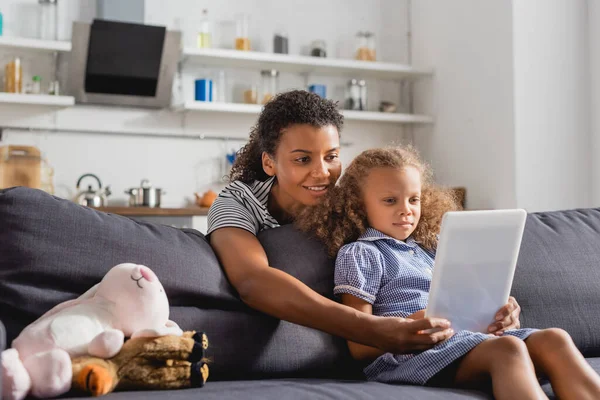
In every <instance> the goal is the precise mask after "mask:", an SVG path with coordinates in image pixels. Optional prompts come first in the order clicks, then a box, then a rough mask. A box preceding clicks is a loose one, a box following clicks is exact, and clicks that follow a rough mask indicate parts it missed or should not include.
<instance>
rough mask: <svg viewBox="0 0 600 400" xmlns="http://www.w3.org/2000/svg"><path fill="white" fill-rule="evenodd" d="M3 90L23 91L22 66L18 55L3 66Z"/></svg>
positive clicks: (9, 91) (10, 91) (11, 91)
mask: <svg viewBox="0 0 600 400" xmlns="http://www.w3.org/2000/svg"><path fill="white" fill-rule="evenodd" d="M4 91H5V92H7V93H22V92H23V68H22V66H21V59H20V58H19V57H16V58H14V59H13V60H12V61H10V62H8V64H6V66H5V67H4Z"/></svg>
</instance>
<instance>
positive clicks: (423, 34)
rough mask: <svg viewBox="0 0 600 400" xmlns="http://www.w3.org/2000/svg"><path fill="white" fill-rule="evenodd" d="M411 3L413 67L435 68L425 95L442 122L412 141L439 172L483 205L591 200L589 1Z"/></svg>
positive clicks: (422, 89)
mask: <svg viewBox="0 0 600 400" xmlns="http://www.w3.org/2000/svg"><path fill="white" fill-rule="evenodd" d="M591 3H594V2H593V1H592V2H591ZM412 4H413V7H414V9H413V20H412V25H413V37H414V42H413V55H414V63H415V64H424V65H433V66H434V68H435V78H434V79H433V81H432V82H431V84H425V85H419V86H418V87H417V92H416V93H417V96H416V101H417V104H418V106H419V107H420V108H422V109H423V110H424V112H429V113H432V114H433V115H434V116H435V118H436V125H435V126H434V127H433V128H429V129H421V130H419V131H416V132H415V141H416V142H417V143H418V144H419V146H420V147H421V148H422V149H423V152H424V153H425V154H426V156H427V157H428V158H429V159H431V160H432V164H433V166H434V168H435V169H436V172H437V176H438V178H439V180H440V181H441V182H443V183H445V184H449V185H462V184H464V185H465V186H466V187H467V199H468V207H469V208H475V209H477V208H508V207H522V208H525V209H527V210H528V211H545V210H556V209H566V208H576V207H588V206H590V205H592V202H591V191H592V190H593V189H592V184H594V185H596V187H598V185H597V184H596V182H598V179H597V177H598V176H600V164H598V163H596V164H595V166H596V167H595V174H596V179H593V180H592V178H591V173H590V170H591V169H592V161H591V160H592V158H593V157H592V152H591V151H590V144H591V143H592V142H591V137H590V118H591V115H590V111H589V107H590V102H589V99H590V93H589V90H588V86H589V83H590V69H589V68H590V67H589V59H588V49H587V48H588V43H587V40H588V28H587V11H588V10H587V1H586V0H576V1H565V0H528V1H518V0H514V1H510V2H509V1H504V0H488V1H477V0H455V1H452V2H439V1H434V0H425V1H421V0H420V1H414V2H412ZM596 8H597V6H596ZM596 12H597V13H598V11H596ZM597 17H600V13H599V14H598V15H597ZM597 19H598V18H597ZM599 20H600V19H599ZM592 25H594V24H592ZM590 29H591V28H590ZM590 37H594V39H593V42H592V43H594V45H595V46H596V47H598V46H600V42H598V39H596V37H598V35H594V32H592V31H591V30H590ZM596 52H597V53H596V56H595V58H593V59H592V62H593V63H596V64H592V71H593V73H592V76H595V75H596V76H595V79H597V75H598V73H597V72H595V71H598V68H595V67H597V66H598V65H600V63H598V59H600V48H599V49H597V50H596ZM595 82H596V85H597V86H598V82H597V81H595ZM596 93H597V95H599V96H600V90H597V91H596ZM595 100H596V102H598V98H597V96H596V98H595ZM592 114H593V113H592ZM595 126H596V131H598V122H597V121H596V122H595ZM599 142H600V134H596V136H595V142H593V143H594V144H595V146H596V148H598V146H599ZM595 190H596V193H598V189H595ZM598 199H600V197H598Z"/></svg>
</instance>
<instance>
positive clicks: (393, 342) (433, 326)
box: [374, 317, 454, 354]
mask: <svg viewBox="0 0 600 400" xmlns="http://www.w3.org/2000/svg"><path fill="white" fill-rule="evenodd" d="M375 325H376V326H374V329H375V332H377V333H378V336H379V338H378V341H379V345H378V346H377V347H379V348H380V349H381V350H383V351H385V352H390V353H394V354H404V353H414V352H415V351H422V350H427V349H430V348H432V347H433V346H435V345H436V344H437V343H439V342H441V341H444V340H446V339H448V338H450V337H451V336H452V335H454V330H452V328H450V322H449V321H447V320H445V319H441V318H422V319H417V320H414V319H410V318H395V317H393V318H392V317H379V318H378V320H377V322H376V324H375ZM423 331H426V332H423Z"/></svg>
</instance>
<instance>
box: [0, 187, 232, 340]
mask: <svg viewBox="0 0 600 400" xmlns="http://www.w3.org/2000/svg"><path fill="white" fill-rule="evenodd" d="M0 221H1V223H0V320H3V321H4V322H5V323H6V325H7V330H8V337H9V339H10V340H12V339H14V337H15V336H16V335H17V334H18V333H19V332H20V330H21V329H23V327H24V326H26V325H27V324H29V323H30V322H32V321H33V320H34V319H35V318H37V317H39V316H40V315H41V314H43V313H44V312H46V311H47V310H49V309H50V308H52V307H53V306H55V305H56V304H58V303H60V302H63V301H66V300H69V299H72V298H75V297H77V296H78V295H80V294H81V293H83V292H85V291H86V290H87V289H89V288H90V287H91V286H93V285H94V284H95V283H97V282H99V281H100V279H102V277H103V276H104V274H105V273H106V272H107V271H108V270H109V269H110V268H111V267H112V266H114V265H116V264H119V263H123V262H133V263H139V264H145V265H147V266H149V267H150V268H152V270H154V271H155V273H156V275H157V276H158V277H159V279H160V280H161V282H162V284H163V285H164V287H165V291H166V293H167V295H168V297H169V301H170V303H171V305H173V306H177V305H199V306H202V307H206V308H221V309H236V308H237V309H240V308H243V307H244V305H243V304H242V303H241V302H240V301H239V299H238V297H237V294H236V293H235V291H234V290H233V289H232V288H231V286H230V285H229V283H228V282H227V279H226V278H225V276H224V275H223V273H222V270H221V267H220V265H219V263H218V261H217V258H216V257H215V255H214V253H213V251H212V248H211V247H210V245H209V244H208V242H207V241H206V239H205V238H204V236H203V235H202V234H200V233H199V232H197V231H193V230H187V231H186V230H179V229H176V228H172V227H169V226H165V225H157V224H151V223H145V222H136V221H134V220H132V219H129V218H126V217H122V216H119V215H111V214H106V213H102V212H98V211H96V210H93V209H90V208H87V207H83V206H80V205H77V204H75V203H73V202H71V201H68V200H64V199H60V198H58V197H54V196H50V195H48V194H47V193H45V192H43V191H40V190H35V189H28V188H23V187H17V188H11V189H3V190H0ZM9 343H10V341H9Z"/></svg>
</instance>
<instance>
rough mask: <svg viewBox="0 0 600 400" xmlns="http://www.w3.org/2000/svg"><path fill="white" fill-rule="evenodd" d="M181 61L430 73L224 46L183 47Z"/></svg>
mask: <svg viewBox="0 0 600 400" xmlns="http://www.w3.org/2000/svg"><path fill="white" fill-rule="evenodd" d="M183 58H184V60H186V61H187V60H189V61H191V62H194V63H199V64H203V65H208V66H215V67H220V68H251V69H277V70H279V71H283V72H294V73H301V74H317V75H335V76H342V75H343V76H349V77H354V78H357V77H361V78H377V79H416V78H422V77H426V76H429V75H432V74H433V71H431V70H428V69H418V68H413V67H411V66H409V65H405V64H394V63H386V62H379V61H357V60H344V59H335V58H319V57H309V56H300V55H290V54H272V53H261V52H256V51H239V50H226V49H197V48H194V47H186V48H184V49H183Z"/></svg>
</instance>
